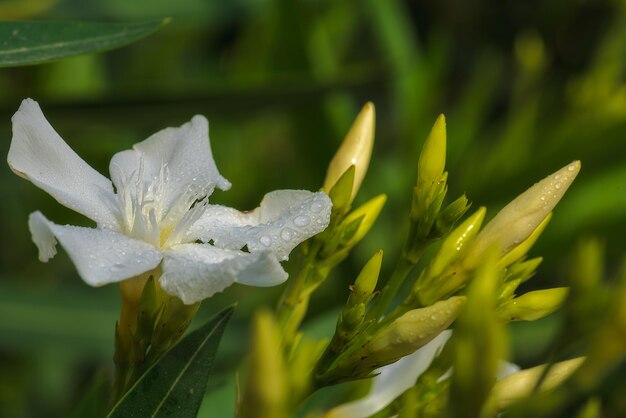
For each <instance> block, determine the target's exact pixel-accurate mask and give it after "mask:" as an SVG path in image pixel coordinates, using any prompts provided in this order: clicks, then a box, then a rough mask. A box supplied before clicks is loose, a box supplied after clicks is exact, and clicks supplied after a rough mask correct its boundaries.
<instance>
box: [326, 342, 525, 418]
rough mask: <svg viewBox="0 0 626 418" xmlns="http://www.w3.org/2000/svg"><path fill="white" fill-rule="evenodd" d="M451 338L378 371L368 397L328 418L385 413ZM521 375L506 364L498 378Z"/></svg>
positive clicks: (341, 407) (348, 417) (345, 406)
mask: <svg viewBox="0 0 626 418" xmlns="http://www.w3.org/2000/svg"><path fill="white" fill-rule="evenodd" d="M451 336H452V331H450V330H445V331H442V332H441V333H440V334H439V335H438V336H436V337H435V338H434V339H433V340H432V341H430V342H429V343H428V344H426V345H425V346H423V347H422V348H420V349H419V350H417V351H416V352H414V353H413V354H410V355H408V356H406V357H402V358H401V359H400V360H398V361H396V362H395V363H392V364H389V365H387V366H384V367H381V368H380V369H377V370H376V371H375V373H378V375H377V376H376V377H375V378H374V381H373V382H372V388H371V389H370V392H369V393H368V394H367V395H366V396H365V397H363V398H361V399H358V400H356V401H353V402H350V403H347V404H344V405H340V406H338V407H336V408H333V409H331V410H330V411H329V412H328V413H327V414H326V415H325V416H324V418H367V417H371V416H372V415H374V414H376V413H378V412H380V411H382V410H383V409H385V408H386V407H387V406H388V405H390V404H391V402H393V401H394V400H395V399H396V398H397V397H399V396H400V395H402V394H403V393H404V392H405V391H406V390H407V389H409V388H411V387H413V385H415V382H416V381H417V379H418V377H419V376H420V375H421V374H422V373H424V372H425V371H426V369H428V367H429V366H430V363H432V361H433V359H434V358H435V357H436V356H437V355H438V354H439V352H440V351H441V350H442V349H443V347H444V345H445V344H446V342H447V341H448V339H449V338H450V337H451ZM517 371H519V367H517V366H516V365H514V364H512V363H507V362H502V363H501V365H500V370H499V372H498V378H499V379H500V378H503V377H506V376H508V375H510V374H512V373H515V372H517ZM450 373H451V370H448V371H447V372H446V373H445V374H444V375H443V376H440V378H439V379H446V378H448V377H449V376H450Z"/></svg>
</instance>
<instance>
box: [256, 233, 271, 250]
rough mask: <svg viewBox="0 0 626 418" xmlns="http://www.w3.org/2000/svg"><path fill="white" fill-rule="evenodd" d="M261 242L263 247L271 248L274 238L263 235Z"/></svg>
mask: <svg viewBox="0 0 626 418" xmlns="http://www.w3.org/2000/svg"><path fill="white" fill-rule="evenodd" d="M259 242H260V243H261V245H263V246H265V247H269V246H270V245H272V238H270V237H268V236H267V235H263V236H262V237H261V238H259Z"/></svg>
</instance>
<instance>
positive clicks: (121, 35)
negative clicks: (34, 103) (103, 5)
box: [0, 19, 169, 67]
mask: <svg viewBox="0 0 626 418" xmlns="http://www.w3.org/2000/svg"><path fill="white" fill-rule="evenodd" d="M168 20H169V19H165V20H150V21H146V22H138V23H93V22H49V21H4V22H0V40H1V41H0V67H14V66H20V65H30V64H39V63H42V62H48V61H53V60H57V59H60V58H64V57H69V56H74V55H80V54H85V53H90V52H98V51H105V50H108V49H113V48H118V47H120V46H124V45H127V44H130V43H132V42H135V41H137V40H139V39H141V38H143V37H145V36H148V35H150V34H151V33H153V32H155V31H156V30H157V29H159V28H160V27H161V26H163V25H164V24H166V23H167V22H168Z"/></svg>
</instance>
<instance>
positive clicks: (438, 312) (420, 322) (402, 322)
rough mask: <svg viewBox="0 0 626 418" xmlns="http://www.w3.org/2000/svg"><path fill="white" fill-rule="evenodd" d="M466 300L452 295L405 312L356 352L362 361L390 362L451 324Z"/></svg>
mask: <svg viewBox="0 0 626 418" xmlns="http://www.w3.org/2000/svg"><path fill="white" fill-rule="evenodd" d="M465 299H466V298H465V296H454V297H451V298H450V299H446V300H443V301H439V302H437V303H435V304H433V305H431V306H427V307H425V308H420V309H414V310H411V311H409V312H407V313H405V314H404V315H402V316H401V317H399V318H398V319H396V320H395V321H393V322H392V323H391V324H389V326H387V327H386V328H385V329H383V330H382V331H381V332H380V333H379V334H378V335H376V336H374V337H373V338H372V340H371V341H370V342H369V344H367V345H366V346H365V347H364V348H363V350H360V351H359V353H358V354H359V355H360V356H361V358H363V359H364V360H363V363H362V364H366V365H372V366H380V365H384V364H389V363H392V362H394V361H396V360H397V359H399V358H401V357H404V356H406V355H409V354H411V353H413V352H415V351H416V350H417V349H418V348H420V347H422V346H423V345H425V344H427V343H428V342H429V341H430V340H432V339H433V338H435V337H436V336H437V335H439V333H440V332H441V331H443V330H444V329H446V328H448V326H450V324H451V323H452V322H453V321H454V320H455V319H456V317H457V316H458V315H459V312H460V311H461V308H462V307H463V305H464V304H465Z"/></svg>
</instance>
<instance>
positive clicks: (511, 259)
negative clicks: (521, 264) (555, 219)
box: [498, 212, 552, 267]
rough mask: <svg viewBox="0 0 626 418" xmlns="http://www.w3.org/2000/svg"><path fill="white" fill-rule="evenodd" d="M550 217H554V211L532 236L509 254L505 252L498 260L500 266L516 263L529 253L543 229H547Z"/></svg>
mask: <svg viewBox="0 0 626 418" xmlns="http://www.w3.org/2000/svg"><path fill="white" fill-rule="evenodd" d="M550 219H552V212H550V213H549V214H548V216H546V218H545V219H544V220H543V221H542V222H541V223H540V224H539V226H538V227H537V228H535V230H534V231H533V232H532V234H530V236H529V237H528V238H526V239H525V240H524V242H522V243H521V244H520V245H518V246H517V247H515V248H513V249H512V250H511V251H509V252H508V253H507V254H505V255H504V257H502V258H501V259H500V260H499V261H498V266H499V267H508V266H510V265H511V264H513V263H515V262H516V261H518V260H520V259H521V258H522V257H524V256H525V255H526V254H527V253H528V251H529V250H530V249H531V248H532V247H533V245H535V242H537V240H538V239H539V237H540V236H541V234H542V233H543V230H544V229H546V226H548V223H549V222H550Z"/></svg>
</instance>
